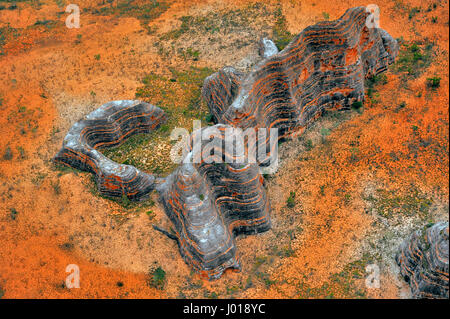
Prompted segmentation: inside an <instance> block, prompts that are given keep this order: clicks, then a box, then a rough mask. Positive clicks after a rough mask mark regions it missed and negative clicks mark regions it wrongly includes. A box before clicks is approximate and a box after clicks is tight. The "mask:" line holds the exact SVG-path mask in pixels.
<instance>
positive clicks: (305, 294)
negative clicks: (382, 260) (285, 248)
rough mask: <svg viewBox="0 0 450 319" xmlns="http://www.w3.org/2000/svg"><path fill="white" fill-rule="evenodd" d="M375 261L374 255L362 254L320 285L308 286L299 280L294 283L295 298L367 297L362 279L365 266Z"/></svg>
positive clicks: (364, 276)
mask: <svg viewBox="0 0 450 319" xmlns="http://www.w3.org/2000/svg"><path fill="white" fill-rule="evenodd" d="M376 261H377V259H376V258H375V257H373V256H370V255H369V254H364V255H363V257H362V258H361V259H358V260H356V261H353V262H351V263H349V264H347V265H345V266H344V269H343V270H342V271H341V272H339V273H334V274H332V275H331V276H330V277H329V280H328V281H327V282H325V283H323V284H322V286H320V287H310V286H309V285H308V284H306V283H305V282H303V281H301V282H300V283H298V284H297V285H296V287H297V298H300V299H307V298H321V299H323V298H326V299H333V298H339V299H355V298H356V299H361V298H367V293H366V290H365V289H364V280H365V278H366V276H367V273H366V266H367V265H369V264H372V263H375V262H376ZM305 279H306V275H305Z"/></svg>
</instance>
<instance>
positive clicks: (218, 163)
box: [157, 124, 270, 279]
mask: <svg viewBox="0 0 450 319" xmlns="http://www.w3.org/2000/svg"><path fill="white" fill-rule="evenodd" d="M226 129H233V128H232V127H230V126H227V125H223V124H218V125H215V126H210V127H207V128H204V129H202V130H198V131H195V132H194V133H193V135H192V139H191V141H193V140H195V139H196V137H197V135H203V136H210V135H211V134H214V135H215V138H214V139H213V140H212V141H209V140H203V141H201V146H200V145H199V146H200V147H199V149H201V150H200V153H202V154H200V153H197V155H198V159H197V160H196V159H195V158H194V157H195V156H196V152H195V151H194V148H195V146H193V144H192V143H190V145H189V146H190V147H189V149H188V152H189V153H188V155H187V156H186V158H185V163H183V164H182V165H181V166H180V167H178V168H177V169H176V170H175V171H174V172H173V173H172V174H171V175H170V176H169V177H168V178H167V180H166V181H165V183H164V184H162V185H160V186H158V188H157V190H158V191H159V193H160V194H161V201H162V203H163V205H164V208H165V211H166V214H167V216H168V217H169V219H170V220H171V221H172V223H173V225H174V226H175V229H174V231H175V233H176V237H177V241H178V244H179V247H180V251H181V255H182V256H183V258H184V259H185V260H186V262H187V263H188V264H189V265H191V266H192V267H193V268H194V269H195V270H196V271H198V272H200V273H201V274H202V275H203V276H204V277H206V278H209V279H215V278H218V277H220V275H221V274H222V273H223V271H224V270H225V269H227V268H235V269H239V268H240V265H239V261H238V259H237V257H236V245H235V241H234V236H236V235H238V234H243V233H245V234H255V233H259V232H263V231H266V230H268V229H269V228H270V218H269V204H268V200H267V196H266V191H265V189H264V187H263V178H262V176H261V174H260V171H259V166H258V164H256V163H249V162H248V161H247V160H246V158H245V154H244V153H245V152H244V145H243V144H241V145H236V144H238V143H239V140H238V139H235V140H234V141H235V143H234V144H233V147H234V148H235V149H239V150H241V151H240V152H236V153H234V154H233V153H230V152H227V150H226V149H225V148H224V145H225V143H224V139H225V138H226V134H225V131H226ZM213 131H214V132H213ZM207 143H209V146H208V147H206V144H207ZM211 151H212V152H211ZM211 153H213V155H211Z"/></svg>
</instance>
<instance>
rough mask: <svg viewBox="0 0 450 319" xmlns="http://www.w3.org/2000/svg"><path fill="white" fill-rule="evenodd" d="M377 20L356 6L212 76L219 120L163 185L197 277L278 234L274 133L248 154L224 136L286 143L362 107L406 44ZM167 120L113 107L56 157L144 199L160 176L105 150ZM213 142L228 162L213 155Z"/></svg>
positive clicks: (208, 85)
mask: <svg viewBox="0 0 450 319" xmlns="http://www.w3.org/2000/svg"><path fill="white" fill-rule="evenodd" d="M368 16H369V13H367V12H366V10H365V8H364V7H358V8H353V9H350V10H348V11H347V12H346V13H345V14H344V15H343V16H342V17H341V18H340V19H339V20H336V21H331V22H322V23H319V24H317V25H315V26H312V27H309V28H306V29H305V30H304V31H303V32H302V33H300V34H299V35H298V36H297V37H295V38H294V40H293V41H292V42H291V43H290V44H289V45H288V46H287V47H286V48H285V49H284V50H283V51H281V52H278V50H277V48H276V46H275V45H274V44H273V42H271V41H270V40H268V39H263V40H262V41H261V43H260V49H259V51H260V52H259V53H260V56H261V57H262V58H263V60H262V61H261V62H260V63H259V64H258V65H256V67H254V68H253V70H252V71H251V72H250V73H249V74H244V73H241V72H238V71H236V70H235V69H234V68H232V67H225V68H223V69H221V70H220V71H219V72H217V73H215V74H213V75H211V76H210V77H208V78H206V79H205V82H204V85H203V89H202V95H203V97H204V99H205V100H206V102H207V104H208V107H209V109H210V112H211V114H213V115H214V117H215V119H216V120H217V122H218V123H219V124H217V125H215V126H212V127H208V128H205V129H203V130H199V131H196V132H194V133H193V135H192V136H191V143H189V145H188V155H187V156H186V157H185V161H184V163H183V164H182V165H181V166H180V167H178V168H177V169H176V170H175V171H174V172H173V173H172V174H171V175H169V176H168V177H167V178H166V179H165V180H161V181H160V183H158V186H157V190H158V191H159V193H160V198H161V202H162V203H163V205H164V207H165V211H166V214H167V216H168V217H169V219H170V220H171V221H172V223H173V224H174V231H175V234H170V233H168V232H167V231H163V230H162V231H163V232H165V233H166V234H167V235H169V236H170V237H172V238H175V239H176V240H177V242H178V244H179V247H180V251H181V255H182V256H183V258H184V259H185V261H186V262H187V263H188V264H189V265H191V266H192V267H193V268H194V269H195V270H196V271H198V272H200V273H202V274H203V275H205V276H206V277H208V278H210V279H214V278H218V277H220V276H221V274H222V273H223V272H224V270H225V269H227V268H239V267H240V266H239V261H238V257H237V256H236V245H235V241H234V236H235V235H237V234H241V233H258V232H263V231H266V230H268V229H269V228H270V218H269V203H268V200H267V196H266V192H265V189H264V187H263V178H262V176H261V173H260V169H261V167H264V166H267V165H268V164H269V160H268V158H270V156H271V154H272V153H274V149H273V148H272V146H271V145H272V144H271V143H267V140H268V139H269V138H268V136H270V133H269V134H267V135H266V136H265V137H264V136H263V135H261V136H260V135H258V137H257V139H256V140H255V141H253V145H250V144H251V143H247V144H246V145H237V144H236V146H239V147H238V148H239V149H240V150H241V152H240V153H239V152H238V153H235V154H231V153H230V152H229V151H228V150H227V149H225V148H224V143H223V141H224V139H225V138H226V137H225V135H224V134H225V133H224V132H225V130H226V129H227V128H240V129H243V130H246V129H254V130H255V131H256V130H260V129H263V130H268V129H270V128H277V129H278V130H279V134H278V138H283V137H285V136H288V135H290V134H292V133H294V132H301V131H302V130H303V129H304V128H306V126H307V125H308V123H310V122H311V121H313V120H314V119H315V118H317V117H318V116H320V115H321V113H322V112H323V111H324V110H331V109H341V108H349V107H350V106H351V105H352V103H354V102H357V101H358V102H360V101H363V99H364V79H365V78H366V77H369V76H371V75H374V74H377V73H379V72H382V71H384V70H386V68H387V66H388V65H389V64H390V63H392V62H393V61H394V59H395V57H396V55H397V53H398V45H397V42H396V41H395V40H394V39H392V38H391V37H390V36H389V35H388V34H387V33H386V32H385V31H383V30H381V29H376V28H368V27H367V26H366V19H367V18H368ZM164 120H165V116H164V114H163V112H162V111H161V110H160V109H158V108H157V107H154V106H152V105H149V104H146V103H142V102H137V101H119V102H111V103H108V104H105V105H104V106H102V107H101V108H100V109H98V110H97V111H95V112H93V113H91V114H90V115H89V116H88V117H87V119H86V120H83V121H80V122H78V123H76V124H75V125H74V126H73V127H72V129H71V130H70V132H69V134H68V135H67V136H66V138H65V140H64V144H63V148H62V150H61V151H60V152H59V154H58V155H57V156H56V157H55V161H58V162H62V163H65V164H67V165H70V166H72V167H76V168H79V169H82V170H87V171H90V172H93V173H95V174H96V176H97V180H98V184H99V188H100V191H101V192H102V193H104V194H107V195H110V196H123V195H126V196H128V197H129V198H131V199H141V198H144V197H145V195H146V194H148V192H149V191H150V190H151V189H153V188H154V185H155V183H154V177H153V176H150V175H148V174H145V173H143V172H140V171H139V170H137V169H136V168H134V167H132V166H128V165H119V164H117V163H114V162H112V161H111V160H109V159H107V158H106V157H104V156H103V155H102V154H101V153H99V152H98V151H97V148H100V147H108V146H115V145H118V144H120V143H121V142H123V141H124V139H125V138H127V137H128V136H130V135H131V134H134V133H138V132H149V131H151V130H153V129H156V128H157V127H158V125H160V124H161V123H162V122H163V121H164ZM212 130H216V131H217V132H218V133H217V132H216V133H217V134H215V135H216V137H218V138H217V139H216V140H215V141H213V142H212V144H208V142H204V141H201V143H200V144H201V145H202V147H201V151H200V153H201V154H202V156H200V160H196V157H197V156H198V155H199V152H198V150H196V149H195V148H196V145H197V144H196V143H194V142H193V141H194V140H195V137H196V136H199V135H202V134H203V133H205V134H206V135H208V134H209V133H211V132H212ZM206 144H208V145H209V146H210V148H208V147H206V151H205V150H204V149H203V147H204V146H207V145H206ZM211 145H212V148H213V149H214V150H216V151H218V153H220V154H221V155H220V156H219V157H215V156H212V153H211V156H209V154H208V153H204V152H208V151H210V150H211ZM275 145H277V143H275ZM262 147H264V148H265V151H266V152H264V153H266V154H267V157H263V158H262V159H261V158H258V160H257V161H250V160H249V159H248V157H246V156H244V155H245V154H246V153H248V152H249V150H250V149H252V148H253V149H258V151H259V150H261V149H262ZM213 153H214V154H217V152H213ZM236 154H237V155H236ZM447 273H448V270H447Z"/></svg>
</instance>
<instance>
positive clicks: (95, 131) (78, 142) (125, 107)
mask: <svg viewBox="0 0 450 319" xmlns="http://www.w3.org/2000/svg"><path fill="white" fill-rule="evenodd" d="M165 121H166V116H165V114H164V112H163V111H162V110H161V109H159V108H158V107H156V106H153V105H151V104H148V103H144V102H140V101H114V102H109V103H106V104H104V105H102V106H101V107H100V108H98V109H97V110H95V111H93V112H92V113H90V114H89V115H87V116H86V118H85V119H84V120H81V121H78V122H77V123H75V124H74V125H73V126H72V127H71V129H70V130H69V133H68V134H67V135H66V137H65V138H64V142H63V147H62V149H61V150H60V151H59V153H58V154H57V155H56V156H55V157H54V158H53V160H54V161H55V162H57V163H61V164H64V165H67V166H70V167H73V168H77V169H80V170H83V171H88V172H91V173H93V174H95V176H96V179H97V185H98V189H99V191H100V193H102V194H104V195H107V196H112V197H123V196H126V197H128V198H129V199H132V200H141V199H145V198H146V197H147V195H148V194H149V192H150V191H152V190H153V189H154V186H155V185H154V182H155V177H154V176H152V175H150V174H147V173H144V172H141V171H140V170H138V169H137V168H136V167H134V166H131V165H124V164H118V163H116V162H114V161H112V160H110V159H109V158H107V157H105V156H104V155H103V154H102V153H101V152H99V151H98V150H99V149H101V148H106V147H113V146H118V145H120V144H122V143H123V142H124V141H125V140H126V139H127V138H128V137H130V136H132V135H134V134H138V133H149V132H152V131H153V130H155V129H157V128H158V127H159V126H160V125H161V123H163V122H165Z"/></svg>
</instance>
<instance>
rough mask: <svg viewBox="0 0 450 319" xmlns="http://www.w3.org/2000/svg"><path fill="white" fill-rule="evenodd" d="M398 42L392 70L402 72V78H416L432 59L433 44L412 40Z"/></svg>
mask: <svg viewBox="0 0 450 319" xmlns="http://www.w3.org/2000/svg"><path fill="white" fill-rule="evenodd" d="M399 42H400V52H399V55H398V57H397V61H396V62H395V63H394V64H393V66H392V70H393V71H394V72H396V73H402V75H403V80H405V81H406V80H407V79H408V77H411V78H413V79H415V78H418V77H419V76H420V75H421V74H422V73H423V72H424V71H425V70H426V69H427V68H428V67H429V66H430V65H431V62H432V60H433V44H432V43H422V42H412V43H407V42H404V41H399Z"/></svg>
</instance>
